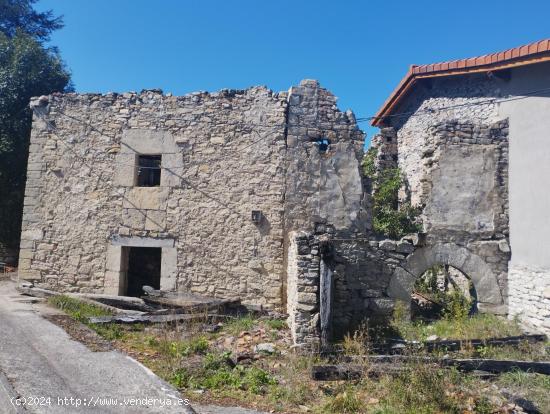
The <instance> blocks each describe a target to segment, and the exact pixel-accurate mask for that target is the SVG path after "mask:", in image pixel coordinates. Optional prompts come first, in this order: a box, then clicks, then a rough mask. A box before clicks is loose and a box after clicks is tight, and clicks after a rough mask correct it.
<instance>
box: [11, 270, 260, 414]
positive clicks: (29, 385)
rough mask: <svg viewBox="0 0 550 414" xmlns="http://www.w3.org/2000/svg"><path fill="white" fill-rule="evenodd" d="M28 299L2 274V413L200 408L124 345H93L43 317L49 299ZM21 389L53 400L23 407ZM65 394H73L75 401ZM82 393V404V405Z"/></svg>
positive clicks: (189, 410)
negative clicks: (104, 348)
mask: <svg viewBox="0 0 550 414" xmlns="http://www.w3.org/2000/svg"><path fill="white" fill-rule="evenodd" d="M22 299H24V297H23V296H20V295H19V294H18V293H17V291H16V290H15V283H13V282H11V281H8V280H5V279H0V414H4V413H6V414H7V413H10V414H11V413H20V412H23V413H40V414H42V413H44V414H57V413H63V414H65V413H80V412H82V413H91V412H93V413H102V414H103V413H106V414H107V413H161V412H162V413H186V414H189V413H194V412H195V411H194V410H193V409H192V408H190V407H188V406H181V405H180V406H178V407H174V405H175V404H177V402H178V400H179V399H183V398H184V397H183V396H181V395H180V394H179V393H178V392H177V391H176V390H175V389H174V388H173V387H172V386H170V385H169V384H167V383H165V382H164V381H162V380H161V379H160V378H158V377H157V376H156V375H154V374H153V373H152V372H151V371H149V370H148V369H147V368H146V367H144V366H143V365H141V364H140V363H139V362H137V361H135V360H134V359H132V358H130V357H128V356H126V355H124V354H122V353H120V352H118V351H109V352H92V351H90V350H89V349H88V348H87V347H86V346H84V345H83V344H81V343H79V342H76V341H74V340H72V339H71V338H70V337H69V336H68V335H67V333H66V332H65V331H64V330H63V329H61V328H59V327H58V326H56V325H54V324H52V323H50V322H49V321H47V320H45V319H44V318H42V317H41V316H40V313H41V312H44V311H45V309H44V308H45V306H44V305H37V304H30V303H28V302H27V303H24V302H22ZM16 395H19V396H21V397H33V398H34V397H37V398H41V397H44V398H47V397H50V398H51V400H50V403H49V404H48V400H42V402H43V403H44V404H46V405H42V406H27V407H26V410H21V409H19V410H17V409H15V408H14V407H13V406H12V404H11V403H10V398H12V397H14V396H16ZM65 397H67V398H68V399H69V398H71V397H72V398H73V402H72V405H70V404H71V401H70V400H64V398H65ZM59 398H61V400H59ZM77 398H78V399H80V400H79V401H80V403H81V404H82V405H81V406H80V407H78V408H77V407H76V406H75V405H76V404H77V400H76V399H77ZM96 398H100V399H103V400H94V399H96ZM131 398H134V399H136V398H138V399H141V401H140V402H139V403H143V402H144V401H143V398H152V399H153V398H156V399H157V401H156V403H155V404H154V405H149V406H148V407H144V406H143V405H142V406H141V407H135V406H134V407H129V406H126V405H125V400H124V399H126V402H128V399H131ZM109 399H111V400H109ZM90 400H93V401H92V404H93V402H96V403H97V404H99V403H100V402H104V403H111V404H112V403H113V402H114V400H116V401H117V404H118V405H116V406H113V405H111V406H101V407H99V408H98V407H97V406H96V407H95V408H91V407H86V406H84V404H85V403H84V401H86V404H89V401H90ZM168 400H170V403H171V404H173V406H172V407H171V408H170V407H168V406H167V404H168V402H167V401H168ZM161 401H162V402H164V404H165V405H164V406H161ZM61 402H63V403H64V405H61V404H60V403H61ZM191 402H192V401H191ZM135 404H138V401H136V402H135ZM196 412H197V413H205V414H206V413H220V414H222V413H224V414H229V413H235V414H236V413H243V414H244V413H250V414H252V413H254V412H253V411H249V410H244V409H240V408H237V409H231V408H222V407H196Z"/></svg>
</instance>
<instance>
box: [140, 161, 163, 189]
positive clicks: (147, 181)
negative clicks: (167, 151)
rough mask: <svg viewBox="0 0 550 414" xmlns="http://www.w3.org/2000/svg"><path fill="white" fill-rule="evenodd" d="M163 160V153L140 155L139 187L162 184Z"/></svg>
mask: <svg viewBox="0 0 550 414" xmlns="http://www.w3.org/2000/svg"><path fill="white" fill-rule="evenodd" d="M161 162H162V155H138V162H137V186H138V187H158V186H159V185H160V171H161V168H160V166H161Z"/></svg>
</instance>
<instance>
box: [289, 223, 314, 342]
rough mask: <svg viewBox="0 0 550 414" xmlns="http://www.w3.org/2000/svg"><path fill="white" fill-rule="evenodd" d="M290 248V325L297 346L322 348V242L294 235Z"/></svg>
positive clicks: (304, 233)
mask: <svg viewBox="0 0 550 414" xmlns="http://www.w3.org/2000/svg"><path fill="white" fill-rule="evenodd" d="M289 240H290V242H289V249H288V272H287V274H288V301H287V313H288V324H289V327H290V331H291V334H292V340H293V341H294V343H295V344H307V345H308V346H314V347H315V346H318V345H319V335H320V332H319V329H320V326H319V310H320V309H319V265H320V251H319V240H318V239H316V238H315V237H314V235H312V234H311V233H307V232H291V233H290V234H289Z"/></svg>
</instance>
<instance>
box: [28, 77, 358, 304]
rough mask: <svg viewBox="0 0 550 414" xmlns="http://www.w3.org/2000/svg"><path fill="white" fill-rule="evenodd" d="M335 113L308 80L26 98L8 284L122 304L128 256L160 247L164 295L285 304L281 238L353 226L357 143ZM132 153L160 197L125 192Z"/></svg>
mask: <svg viewBox="0 0 550 414" xmlns="http://www.w3.org/2000/svg"><path fill="white" fill-rule="evenodd" d="M335 102H336V98H335V97H334V96H333V95H332V94H331V93H330V92H328V91H326V90H325V89H323V88H321V87H320V86H319V84H318V83H317V82H316V81H304V82H302V83H301V85H300V86H298V87H293V88H292V89H291V90H290V92H289V93H286V92H284V93H274V92H272V91H270V90H268V89H266V88H264V87H254V88H250V89H247V90H222V91H220V92H216V93H207V92H198V93H193V94H189V95H185V96H181V97H176V96H171V95H170V94H167V95H164V94H163V93H162V91H159V90H149V91H142V92H141V93H124V94H107V95H97V94H65V95H61V94H59V95H52V96H50V97H42V98H39V99H36V100H34V101H33V102H32V106H33V108H34V118H33V130H32V135H31V149H30V157H29V171H28V181H27V189H26V198H25V211H24V218H23V231H22V240H21V254H20V261H19V266H20V276H21V277H22V278H25V279H32V280H36V281H37V284H39V285H43V286H47V287H50V288H54V289H57V290H61V291H80V292H107V293H114V294H117V293H119V294H120V293H123V291H124V280H123V279H124V277H125V271H126V267H125V264H124V260H125V257H127V249H128V248H129V247H132V246H133V247H136V246H144V247H145V246H149V247H159V248H162V249H163V264H162V267H163V272H164V273H163V274H162V275H161V286H162V287H168V288H170V287H172V288H175V289H178V290H181V291H189V292H195V293H201V294H208V295H214V296H220V297H226V298H236V297H239V298H241V299H242V300H243V302H244V303H253V304H257V305H265V306H266V307H271V308H273V307H277V308H281V307H284V305H285V300H286V292H285V289H286V287H285V285H286V270H287V269H286V258H285V246H284V241H285V239H286V240H287V241H288V238H287V237H286V234H288V232H289V231H291V230H295V229H297V230H300V229H302V228H303V229H306V230H307V229H308V228H311V227H312V226H313V224H312V223H314V222H317V221H318V220H319V215H320V216H322V220H324V221H326V222H330V223H334V224H335V225H337V226H338V227H339V228H341V229H342V230H346V231H347V229H348V228H352V229H353V231H360V230H361V228H362V224H361V219H360V218H361V209H362V204H361V203H362V187H361V185H362V182H361V178H360V175H359V160H360V155H361V154H360V148H361V145H362V141H361V140H362V138H363V134H362V133H361V131H360V130H359V129H358V127H357V125H356V123H355V119H354V117H353V114H352V113H351V112H346V113H342V112H340V111H339V110H338V108H337V107H336V105H335ZM319 137H329V138H330V140H331V145H330V150H329V151H327V152H325V153H321V152H320V151H319V147H318V144H317V143H316V141H317V140H318V139H319ZM138 154H152V155H153V154H161V155H162V172H161V183H160V186H158V187H136V186H135V185H134V184H135V174H136V165H135V164H136V158H137V155H138ZM319 206H321V207H319ZM252 211H259V212H260V221H259V222H253V220H252V217H251V215H252ZM166 269H169V270H166Z"/></svg>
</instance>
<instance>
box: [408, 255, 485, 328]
mask: <svg viewBox="0 0 550 414" xmlns="http://www.w3.org/2000/svg"><path fill="white" fill-rule="evenodd" d="M448 267H449V266H444V265H435V266H432V267H431V268H430V269H428V270H427V271H426V272H425V273H424V274H423V275H422V276H421V277H419V278H418V279H417V280H416V283H415V285H414V288H413V291H414V292H415V293H418V294H421V295H423V296H424V297H425V298H428V299H429V300H431V301H433V303H435V304H437V305H438V307H439V308H438V309H436V310H434V309H432V311H431V313H432V315H431V316H432V318H436V317H443V318H445V319H451V320H463V319H464V318H466V317H467V316H468V315H469V314H470V313H471V312H472V311H473V307H474V305H475V300H474V298H473V296H472V295H471V294H470V292H471V291H473V287H472V286H473V285H472V282H471V280H469V279H467V277H466V275H464V274H462V273H460V272H459V271H457V270H456V269H455V272H457V273H458V274H461V275H462V277H463V278H464V279H467V280H466V283H467V285H468V286H467V289H466V290H467V292H465V291H462V290H461V288H460V287H459V286H456V285H454V284H453V282H452V281H450V280H449V278H450V276H449V274H448V269H447V268H448ZM439 277H442V278H443V279H444V280H443V281H442V283H443V285H444V286H438V278H439ZM416 305H417V304H416ZM417 306H418V305H417Z"/></svg>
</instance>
